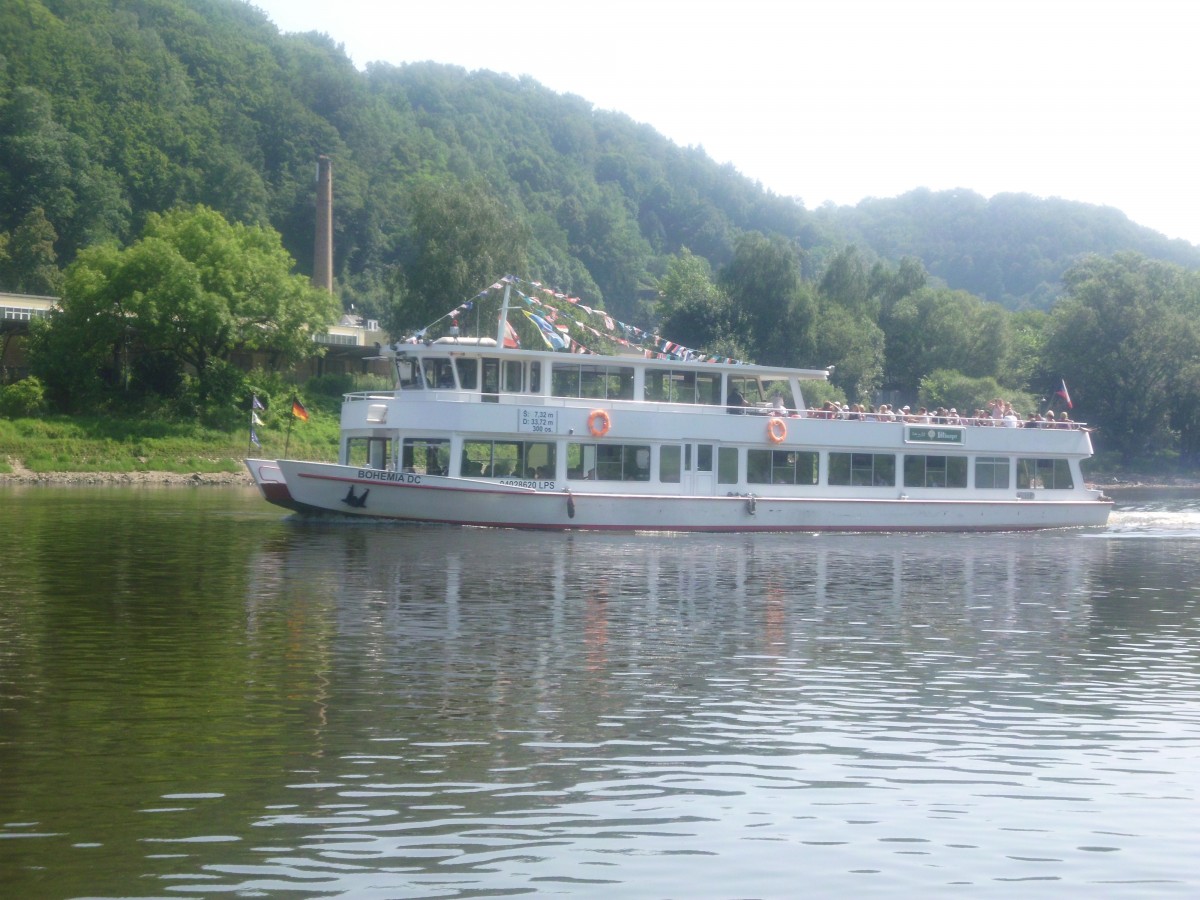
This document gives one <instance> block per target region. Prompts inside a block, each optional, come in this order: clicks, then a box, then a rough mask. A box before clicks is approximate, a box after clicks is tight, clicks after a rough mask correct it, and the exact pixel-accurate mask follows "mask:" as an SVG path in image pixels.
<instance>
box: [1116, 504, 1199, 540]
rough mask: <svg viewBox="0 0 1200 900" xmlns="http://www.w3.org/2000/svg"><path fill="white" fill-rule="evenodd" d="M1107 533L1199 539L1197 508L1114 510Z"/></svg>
mask: <svg viewBox="0 0 1200 900" xmlns="http://www.w3.org/2000/svg"><path fill="white" fill-rule="evenodd" d="M1106 533H1107V534H1110V535H1119V536H1133V537H1137V536H1147V537H1191V538H1200V508H1197V507H1191V508H1182V509H1170V508H1162V507H1159V508H1134V509H1114V510H1113V513H1112V516H1111V517H1110V518H1109V520H1108V529H1107V532H1106Z"/></svg>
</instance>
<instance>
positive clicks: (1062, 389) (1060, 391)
mask: <svg viewBox="0 0 1200 900" xmlns="http://www.w3.org/2000/svg"><path fill="white" fill-rule="evenodd" d="M1060 382H1061V384H1062V387H1060V388H1059V389H1058V390H1057V391H1055V392H1054V393H1055V394H1056V395H1057V396H1059V397H1062V398H1063V402H1064V403H1066V404H1067V409H1074V408H1075V405H1074V404H1073V403H1072V402H1071V395H1070V394H1068V393H1067V382H1066V379H1060Z"/></svg>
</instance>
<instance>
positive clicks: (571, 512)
mask: <svg viewBox="0 0 1200 900" xmlns="http://www.w3.org/2000/svg"><path fill="white" fill-rule="evenodd" d="M563 490H564V491H566V494H567V518H568V519H573V518H575V498H574V497H572V496H571V489H570V488H563Z"/></svg>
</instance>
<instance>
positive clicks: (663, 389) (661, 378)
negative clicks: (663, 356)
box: [646, 369, 721, 406]
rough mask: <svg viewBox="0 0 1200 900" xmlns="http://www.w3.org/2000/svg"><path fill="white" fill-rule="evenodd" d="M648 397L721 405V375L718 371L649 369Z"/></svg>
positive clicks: (647, 377) (660, 400)
mask: <svg viewBox="0 0 1200 900" xmlns="http://www.w3.org/2000/svg"><path fill="white" fill-rule="evenodd" d="M646 399H647V400H655V401H658V402H660V403H691V404H708V405H712V406H720V404H721V376H720V374H719V373H716V372H689V371H686V370H678V369H649V370H647V372H646Z"/></svg>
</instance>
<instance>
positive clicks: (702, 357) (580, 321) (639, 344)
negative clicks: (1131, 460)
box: [408, 275, 1066, 390]
mask: <svg viewBox="0 0 1200 900" xmlns="http://www.w3.org/2000/svg"><path fill="white" fill-rule="evenodd" d="M509 287H511V288H512V290H513V292H514V293H515V294H516V295H517V297H519V298H520V299H521V300H523V301H524V302H525V303H526V304H528V305H529V306H534V307H537V309H538V313H539V314H537V315H534V314H533V313H532V312H531V311H530V310H522V312H523V313H525V315H526V317H527V318H528V319H529V321H530V322H532V323H533V324H534V325H536V326H537V329H538V332H539V335H540V336H541V338H542V340H543V342H545V343H546V345H547V346H548V347H550V348H551V349H555V350H567V351H569V352H571V353H585V354H594V353H595V351H593V350H592V349H590V348H589V347H587V346H586V345H584V344H583V343H581V342H579V341H578V340H576V338H575V337H574V336H572V335H571V333H570V332H571V330H572V329H573V328H574V329H578V331H580V332H583V333H585V334H589V335H592V336H594V337H598V338H602V339H604V340H609V341H612V342H614V343H616V344H617V345H619V346H622V347H628V348H630V349H631V350H634V351H640V352H642V353H643V354H644V355H645V357H646V358H647V359H666V360H670V359H681V360H694V361H699V362H714V363H724V364H726V365H742V362H741V360H736V359H731V358H729V357H727V356H724V357H723V356H713V355H710V354H707V353H701V352H700V351H698V350H693V349H691V348H690V347H685V346H683V345H682V344H677V343H675V342H674V341H669V340H666V339H665V338H663V337H661V336H660V335H656V334H651V333H650V332H647V331H645V330H643V329H641V328H638V327H637V326H636V325H628V324H626V323H625V322H621V321H618V320H616V319H614V318H613V317H612V316H611V315H609V314H608V313H606V312H605V311H604V310H601V309H593V308H592V307H590V306H588V305H587V304H585V303H583V302H582V301H581V300H580V299H579V298H578V297H572V296H570V295H569V294H566V293H564V292H563V291H557V290H553V289H551V288H549V287H546V286H545V285H543V284H541V283H540V282H536V281H533V282H526V281H523V280H521V279H520V278H517V277H516V276H514V275H505V276H504V277H503V278H501V279H500V280H499V281H497V282H495V283H494V284H492V285H490V286H489V287H487V288H485V289H484V290H482V291H480V292H479V293H478V294H476V295H475V296H474V297H472V298H471V299H470V300H468V301H466V302H465V303H463V304H461V305H459V306H456V307H455V308H454V309H453V310H451V311H450V312H448V313H446V314H445V315H444V316H442V317H441V318H440V319H438V320H436V321H435V322H433V323H431V324H430V325H427V326H426V327H425V328H422V329H420V330H419V331H417V332H416V333H415V334H414V335H413V336H412V337H411V338H409V339H408V340H410V341H412V342H416V341H419V340H422V339H424V337H425V333H426V331H428V330H429V329H430V328H432V327H433V326H434V325H436V324H438V322H441V321H442V320H443V319H447V318H450V319H453V318H455V317H456V316H457V315H458V313H460V312H462V311H465V310H470V309H472V308H474V305H475V302H476V301H478V300H482V299H483V298H485V297H486V296H487V295H488V294H489V293H490V292H492V291H498V290H504V289H505V288H509ZM522 288H525V289H526V290H522ZM538 294H540V295H541V296H542V297H543V298H545V299H544V300H543V299H539V297H538V296H536V295H538ZM551 300H553V301H557V302H563V301H565V302H566V303H568V304H570V307H571V311H572V312H574V311H575V310H581V311H582V312H579V313H576V314H575V315H574V316H572V315H571V314H570V312H568V311H567V310H564V309H560V308H558V307H556V306H554V305H553V304H552V303H551V302H549V301H551ZM592 323H595V325H599V326H603V329H604V330H603V331H601V330H599V329H598V328H597V327H594V325H593V324H592ZM544 326H549V328H547V327H544ZM555 332H557V333H558V334H555ZM520 345H521V344H520V338H519V337H518V335H517V332H516V331H515V330H514V329H513V327H512V324H511V323H508V322H506V323H505V338H504V346H505V347H508V348H510V349H516V348H519V347H520ZM647 345H649V346H647ZM1063 388H1064V390H1065V388H1066V385H1065V383H1064V385H1063Z"/></svg>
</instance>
